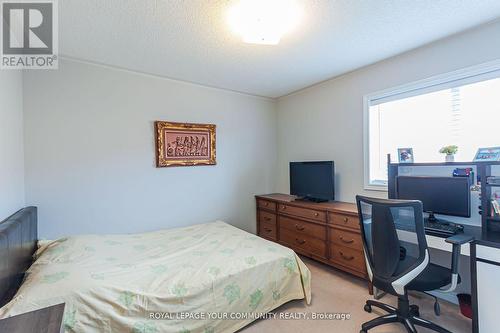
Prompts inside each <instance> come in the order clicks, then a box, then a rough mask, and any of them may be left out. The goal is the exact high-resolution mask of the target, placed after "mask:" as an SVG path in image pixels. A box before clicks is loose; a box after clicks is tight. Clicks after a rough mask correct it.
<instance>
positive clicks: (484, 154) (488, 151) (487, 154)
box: [474, 147, 500, 162]
mask: <svg viewBox="0 0 500 333" xmlns="http://www.w3.org/2000/svg"><path fill="white" fill-rule="evenodd" d="M492 161H500V147H490V148H479V149H478V150H477V153H476V157H474V162H492Z"/></svg>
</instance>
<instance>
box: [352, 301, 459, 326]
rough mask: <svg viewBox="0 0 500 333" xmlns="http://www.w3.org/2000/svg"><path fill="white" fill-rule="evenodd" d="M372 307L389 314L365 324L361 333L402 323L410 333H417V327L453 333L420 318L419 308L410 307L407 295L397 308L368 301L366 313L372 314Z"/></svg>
mask: <svg viewBox="0 0 500 333" xmlns="http://www.w3.org/2000/svg"><path fill="white" fill-rule="evenodd" d="M372 307H376V308H379V309H381V310H384V311H385V312H387V314H386V315H383V316H380V317H377V318H375V319H372V320H370V321H369V322H366V323H364V324H363V325H362V328H361V331H360V333H367V332H368V330H370V329H372V328H374V327H377V326H380V325H385V324H390V323H401V324H402V325H404V326H405V328H406V330H407V331H408V332H409V333H416V332H417V329H416V328H415V326H421V327H425V328H427V329H430V330H432V331H434V332H439V333H451V332H450V331H448V330H447V329H445V328H443V327H441V326H439V325H437V324H435V323H433V322H430V321H428V320H426V319H423V318H420V314H419V309H418V306H416V305H410V302H409V300H408V296H407V295H405V296H399V297H398V307H397V308H395V307H393V306H391V305H388V304H384V303H381V302H378V301H374V300H368V301H366V304H365V308H364V309H365V311H366V312H369V313H370V312H372Z"/></svg>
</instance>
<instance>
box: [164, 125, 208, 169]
mask: <svg viewBox="0 0 500 333" xmlns="http://www.w3.org/2000/svg"><path fill="white" fill-rule="evenodd" d="M215 128H216V126H215V125H213V124H190V123H175V122H169V121H155V137H156V138H155V139H156V140H155V142H156V167H157V168H162V167H171V166H192V165H215V164H216V159H215V149H216V145H215Z"/></svg>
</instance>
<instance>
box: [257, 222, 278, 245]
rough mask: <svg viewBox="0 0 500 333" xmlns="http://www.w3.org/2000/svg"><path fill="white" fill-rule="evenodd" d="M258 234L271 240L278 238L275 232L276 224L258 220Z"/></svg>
mask: <svg viewBox="0 0 500 333" xmlns="http://www.w3.org/2000/svg"><path fill="white" fill-rule="evenodd" d="M259 223H260V225H259V236H261V237H264V238H269V239H272V240H278V237H277V233H276V230H277V229H276V224H273V223H267V222H263V221H260V222H259Z"/></svg>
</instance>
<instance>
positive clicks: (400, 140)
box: [365, 63, 500, 190]
mask: <svg viewBox="0 0 500 333" xmlns="http://www.w3.org/2000/svg"><path fill="white" fill-rule="evenodd" d="M499 127H500V65H499V64H498V63H496V64H495V65H494V66H492V65H491V64H490V65H488V66H483V68H479V69H478V68H474V69H469V70H464V71H461V72H456V73H452V74H448V75H447V76H446V77H445V76H442V77H441V78H437V79H436V78H433V79H429V80H425V81H422V82H419V83H416V84H412V85H408V86H406V87H403V88H398V89H393V90H392V91H385V92H383V93H378V94H374V95H370V96H366V97H365V188H366V189H379V190H386V189H387V154H391V157H392V160H393V161H397V149H398V148H410V147H411V148H413V154H414V159H415V162H443V161H444V156H443V155H442V154H440V153H439V149H440V148H441V147H443V146H447V145H457V146H458V153H457V154H456V155H455V160H456V161H464V162H466V161H472V160H473V158H474V155H475V153H476V151H477V149H478V148H479V147H495V146H500V131H499V130H498V129H499Z"/></svg>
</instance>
